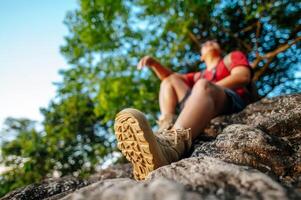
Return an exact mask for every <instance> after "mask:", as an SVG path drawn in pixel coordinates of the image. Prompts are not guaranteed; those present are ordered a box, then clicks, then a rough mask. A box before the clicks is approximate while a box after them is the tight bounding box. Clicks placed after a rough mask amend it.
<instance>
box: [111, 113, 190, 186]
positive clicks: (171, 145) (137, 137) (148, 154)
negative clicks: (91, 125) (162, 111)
mask: <svg viewBox="0 0 301 200" xmlns="http://www.w3.org/2000/svg"><path fill="white" fill-rule="evenodd" d="M114 129H115V134H116V138H117V141H118V144H117V146H118V148H119V149H120V150H121V152H122V153H123V155H124V156H125V157H126V158H127V160H129V161H130V162H131V163H132V165H133V174H134V178H135V179H136V180H144V179H145V178H146V177H147V175H148V174H149V173H150V172H151V171H153V170H155V169H157V168H158V167H161V166H163V165H168V164H170V163H171V162H175V161H178V160H180V159H181V157H182V156H183V155H184V154H185V153H186V152H187V151H188V150H189V149H190V147H191V131H190V129H177V130H175V129H170V130H164V131H162V132H158V133H156V134H154V133H153V131H152V129H151V127H150V125H149V124H148V122H147V120H146V118H145V116H144V114H143V113H142V112H140V111H138V110H136V109H131V108H127V109H124V110H122V111H121V112H119V113H118V114H117V116H116V119H115V124H114Z"/></svg>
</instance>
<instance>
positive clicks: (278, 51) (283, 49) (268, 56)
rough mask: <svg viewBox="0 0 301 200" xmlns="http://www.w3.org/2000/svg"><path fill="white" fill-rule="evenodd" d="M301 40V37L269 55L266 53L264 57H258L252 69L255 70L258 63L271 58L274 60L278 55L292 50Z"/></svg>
mask: <svg viewBox="0 0 301 200" xmlns="http://www.w3.org/2000/svg"><path fill="white" fill-rule="evenodd" d="M300 40H301V36H299V37H297V38H295V39H294V40H292V41H289V42H287V43H286V44H283V45H281V46H279V47H278V48H277V49H275V50H273V51H270V52H268V53H266V54H265V55H263V56H258V57H257V58H256V59H255V60H254V61H253V62H252V64H251V67H252V68H253V69H255V68H256V67H257V65H258V63H259V62H260V61H262V60H265V59H271V58H274V57H275V56H276V55H277V54H279V53H281V52H283V51H285V50H287V49H288V48H290V47H291V46H292V45H294V44H296V43H297V42H299V41H300Z"/></svg>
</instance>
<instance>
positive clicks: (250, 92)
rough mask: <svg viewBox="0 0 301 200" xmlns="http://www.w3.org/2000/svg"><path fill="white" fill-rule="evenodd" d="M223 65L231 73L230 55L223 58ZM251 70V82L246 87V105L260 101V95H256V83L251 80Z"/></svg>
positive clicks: (252, 71)
mask: <svg viewBox="0 0 301 200" xmlns="http://www.w3.org/2000/svg"><path fill="white" fill-rule="evenodd" d="M223 61H224V64H225V66H226V68H227V69H228V71H229V72H230V71H231V69H230V68H231V67H230V66H231V63H232V60H231V53H229V54H227V55H226V56H225V57H224V58H223ZM250 70H251V81H250V83H249V84H248V85H247V86H246V91H247V92H246V94H247V99H248V101H249V102H248V103H254V102H256V101H258V100H260V99H261V97H260V95H259V94H258V91H257V87H256V82H255V81H253V80H252V78H253V76H254V70H253V68H252V67H250Z"/></svg>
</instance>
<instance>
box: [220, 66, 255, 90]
mask: <svg viewBox="0 0 301 200" xmlns="http://www.w3.org/2000/svg"><path fill="white" fill-rule="evenodd" d="M250 81H251V71H250V69H249V68H248V67H245V66H236V67H235V68H233V69H232V70H231V74H230V75H229V76H227V77H225V78H224V79H222V80H220V81H218V82H216V83H215V84H217V85H219V86H222V87H226V88H230V89H235V88H238V87H245V86H247V85H248V84H249V83H250Z"/></svg>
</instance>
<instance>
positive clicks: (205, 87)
mask: <svg viewBox="0 0 301 200" xmlns="http://www.w3.org/2000/svg"><path fill="white" fill-rule="evenodd" d="M212 89H213V88H212V83H210V81H208V80H206V79H200V80H198V81H197V82H196V83H195V84H194V86H193V89H192V92H193V93H194V94H197V95H202V96H203V95H210V94H212V91H213V90H212Z"/></svg>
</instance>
